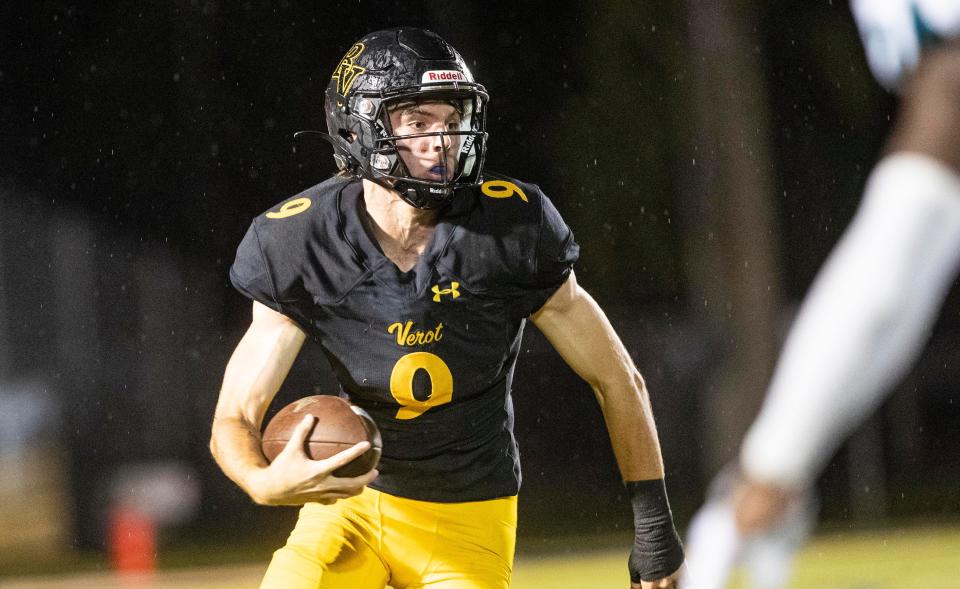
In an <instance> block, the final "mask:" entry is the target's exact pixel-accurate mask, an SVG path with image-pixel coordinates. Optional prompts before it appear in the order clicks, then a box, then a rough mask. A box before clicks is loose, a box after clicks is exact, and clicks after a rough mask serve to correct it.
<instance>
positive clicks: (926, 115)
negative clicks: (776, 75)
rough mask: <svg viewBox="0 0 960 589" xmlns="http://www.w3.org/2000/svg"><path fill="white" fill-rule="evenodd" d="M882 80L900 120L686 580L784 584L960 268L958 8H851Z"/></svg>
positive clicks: (705, 512) (716, 503)
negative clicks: (848, 442) (734, 570)
mask: <svg viewBox="0 0 960 589" xmlns="http://www.w3.org/2000/svg"><path fill="white" fill-rule="evenodd" d="M852 9H853V14H854V17H855V18H856V21H857V25H858V28H859V30H860V33H861V36H862V38H863V42H864V48H865V49H866V55H867V58H868V62H869V64H870V67H871V70H872V71H873V73H874V75H875V77H876V78H877V80H878V81H880V82H881V83H882V84H883V85H884V86H886V87H887V88H888V89H890V90H894V91H901V90H902V102H901V105H900V112H899V115H898V119H897V121H896V124H895V126H894V128H893V130H892V133H891V135H890V137H889V139H888V142H887V146H886V150H885V154H884V156H883V157H882V158H881V160H880V161H879V162H878V163H877V164H876V166H875V168H874V169H873V170H872V172H871V175H870V178H869V179H868V182H867V185H866V188H865V192H864V196H863V201H862V202H861V204H860V208H859V210H858V211H857V214H856V216H855V218H854V220H853V221H852V223H851V225H850V227H849V228H848V229H847V230H846V232H845V234H844V236H843V238H842V239H841V240H840V242H839V244H838V245H837V246H836V248H835V249H834V251H833V252H832V253H831V255H830V257H829V259H828V260H827V262H826V264H825V265H824V267H823V269H822V270H821V271H820V273H819V275H818V276H817V279H816V281H815V282H814V284H813V286H812V287H811V289H810V292H809V294H808V295H807V298H806V300H805V301H804V303H803V305H802V307H801V309H800V312H799V314H798V316H797V319H796V321H795V323H794V326H793V327H792V329H791V331H790V334H789V336H788V338H787V341H786V343H785V346H784V349H783V352H782V355H781V357H780V360H779V362H778V364H777V367H776V370H775V373H774V375H773V378H772V380H771V383H770V386H769V389H768V392H767V397H766V400H765V402H764V405H763V408H762V409H761V412H760V414H759V416H758V417H757V419H756V421H755V422H754V423H753V425H752V426H751V427H750V430H749V431H748V433H747V435H746V438H745V440H744V442H743V445H742V447H741V452H740V457H739V473H733V472H732V469H728V471H726V472H724V473H723V475H722V476H721V477H719V478H718V480H717V483H716V484H715V485H714V490H713V491H712V492H711V493H710V497H709V498H708V500H707V502H706V504H705V505H704V506H703V508H701V510H700V511H699V512H698V514H697V515H696V516H695V517H694V520H693V521H692V522H691V527H690V531H689V542H688V548H689V555H690V560H689V562H690V564H689V569H690V576H691V578H692V579H693V581H694V582H696V583H697V586H698V587H704V588H707V589H709V588H711V587H718V588H719V587H723V586H724V585H725V583H726V579H727V575H728V573H729V570H730V568H731V567H732V566H733V565H734V563H735V562H736V561H737V560H738V559H739V560H742V561H744V562H745V564H747V565H748V567H747V568H749V569H750V570H751V572H752V573H753V574H754V584H755V586H757V587H780V586H783V585H784V584H785V583H786V581H787V580H788V577H789V574H788V573H789V567H790V562H791V557H792V555H793V553H794V552H795V551H796V550H797V549H798V548H799V547H800V546H801V545H802V541H803V539H804V537H805V536H806V533H807V531H808V530H809V529H810V527H811V521H812V518H813V515H814V513H815V510H814V509H813V507H812V506H813V499H812V494H811V492H810V487H811V485H812V483H813V482H814V481H815V479H816V477H817V476H818V474H819V473H820V472H821V470H822V469H823V467H824V466H825V463H826V462H827V461H828V460H829V459H830V457H831V456H832V455H833V454H834V453H835V451H836V450H837V448H838V447H839V445H840V444H841V443H842V441H843V440H844V439H845V438H846V437H847V435H848V434H849V433H850V432H851V431H852V430H853V429H854V428H855V427H856V426H857V425H859V424H860V423H861V422H862V421H863V420H864V419H865V418H866V417H867V416H868V415H869V414H870V413H871V412H872V411H873V410H874V409H875V408H876V407H877V406H878V405H879V404H880V402H881V401H882V400H883V399H884V398H885V396H886V395H887V393H889V392H890V391H891V389H892V388H893V387H894V385H895V384H896V383H897V382H898V381H899V380H900V379H901V378H902V377H903V375H904V373H905V372H906V371H907V370H908V369H909V367H910V366H911V365H912V364H913V361H914V360H915V358H916V357H917V355H918V354H919V353H920V351H921V349H922V348H923V345H924V343H925V342H926V340H927V338H928V336H929V333H930V328H931V324H932V323H933V321H934V319H935V317H936V315H937V312H938V310H939V308H940V306H941V303H942V301H943V299H944V298H945V296H946V293H947V291H948V289H949V288H950V285H951V284H952V282H953V280H954V278H955V276H956V273H957V269H958V264H960V42H958V40H957V35H958V34H960V1H958V0H939V1H938V0H912V1H911V0H854V1H853V2H852Z"/></svg>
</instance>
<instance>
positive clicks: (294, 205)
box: [267, 197, 311, 219]
mask: <svg viewBox="0 0 960 589" xmlns="http://www.w3.org/2000/svg"><path fill="white" fill-rule="evenodd" d="M310 204H311V203H310V199H309V198H306V197H304V198H295V199H293V200H291V201H290V202H285V203H283V206H282V207H280V210H278V211H270V212H268V213H267V218H268V219H286V218H287V217H292V216H294V215H299V214H300V213H302V212H303V211H305V210H307V209H309V208H310Z"/></svg>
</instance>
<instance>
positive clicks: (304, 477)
mask: <svg viewBox="0 0 960 589" xmlns="http://www.w3.org/2000/svg"><path fill="white" fill-rule="evenodd" d="M305 339H306V334H304V332H303V330H302V329H300V327H299V326H298V325H297V324H296V323H295V322H294V321H293V320H292V319H290V318H289V317H287V316H286V315H283V314H281V313H278V312H276V311H274V310H272V309H270V308H269V307H267V306H265V305H263V304H261V303H257V302H255V303H253V320H252V322H251V324H250V327H249V329H247V332H246V334H244V336H243V338H242V339H241V340H240V343H239V344H238V345H237V347H236V349H235V350H234V352H233V355H232V356H231V357H230V361H229V362H228V363H227V369H226V372H225V374H224V378H223V386H222V388H221V390H220V397H219V399H218V401H217V409H216V412H215V414H214V419H213V427H212V431H211V438H210V451H211V453H212V454H213V457H214V459H216V461H217V464H218V465H219V466H220V468H221V469H222V470H223V472H224V473H225V474H226V475H227V476H228V477H230V479H231V480H233V481H234V482H235V483H237V485H239V486H240V488H242V489H243V490H244V491H245V492H246V493H247V494H248V495H250V497H251V498H252V499H253V500H254V501H256V502H257V503H260V504H262V505H302V504H304V503H306V502H319V503H328V504H329V503H332V502H334V501H336V500H337V499H342V498H345V497H350V496H353V495H357V494H359V493H360V492H361V491H362V490H363V487H364V486H365V485H367V484H368V483H370V482H371V481H373V479H375V478H376V477H377V471H376V470H372V471H371V472H369V473H366V474H364V475H361V476H359V477H355V478H340V477H335V476H333V475H332V474H331V473H332V472H333V471H334V470H336V469H337V468H339V467H340V466H343V465H345V464H347V463H348V462H350V461H351V460H353V459H354V458H356V457H358V456H360V455H361V454H363V453H364V452H365V451H366V450H367V449H368V448H369V444H368V443H367V442H361V443H359V444H357V445H356V446H354V447H352V448H350V449H348V450H345V451H343V452H341V453H339V454H337V455H335V456H332V457H330V458H328V459H326V460H310V459H309V458H308V457H307V455H306V453H305V452H304V450H303V446H304V444H303V443H304V440H305V439H306V437H307V436H308V434H309V432H310V429H311V427H312V426H313V419H314V418H313V417H308V418H306V419H304V421H303V422H301V423H300V424H299V425H298V426H297V429H296V430H294V433H293V435H292V436H291V440H290V442H289V443H288V444H287V446H286V448H284V450H283V451H282V452H281V453H280V454H279V455H278V456H277V458H276V459H275V460H274V461H273V462H272V463H269V464H268V463H267V461H266V459H265V458H264V456H263V453H262V451H261V449H260V440H261V438H260V424H261V422H262V421H263V416H264V414H265V413H266V411H267V407H268V406H269V405H270V402H271V401H272V400H273V397H274V396H275V395H276V394H277V391H278V390H279V389H280V385H281V384H282V383H283V380H284V379H285V378H286V376H287V373H288V372H289V371H290V367H291V366H292V365H293V361H294V359H295V358H296V357H297V354H298V353H299V351H300V348H301V347H302V346H303V342H304V340H305Z"/></svg>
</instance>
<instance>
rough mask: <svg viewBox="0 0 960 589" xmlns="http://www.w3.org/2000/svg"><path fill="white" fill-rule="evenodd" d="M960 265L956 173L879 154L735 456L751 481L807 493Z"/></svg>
mask: <svg viewBox="0 0 960 589" xmlns="http://www.w3.org/2000/svg"><path fill="white" fill-rule="evenodd" d="M958 263H960V177H958V176H957V174H956V173H955V172H954V171H953V170H952V169H951V168H948V167H947V166H945V165H944V164H942V163H940V162H939V161H937V160H935V159H933V158H931V157H929V156H925V155H921V154H908V153H900V154H896V155H892V156H888V157H886V158H885V159H884V160H882V161H881V162H880V163H879V164H878V165H877V167H876V168H875V169H874V171H873V173H872V174H871V177H870V181H869V182H868V184H867V188H866V192H865V197H864V200H863V203H862V204H861V206H860V209H859V211H858V212H857V215H856V217H855V219H854V220H853V222H852V223H851V225H850V227H849V228H848V229H847V231H846V232H845V234H844V236H843V238H842V239H841V241H840V243H839V244H838V245H837V247H836V248H835V249H834V251H833V252H832V253H831V255H830V258H829V259H828V261H827V263H826V264H825V266H824V267H823V269H822V270H821V271H820V274H819V275H818V276H817V279H816V280H815V282H814V284H813V286H812V287H811V289H810V292H809V294H808V295H807V298H806V300H805V301H804V303H803V305H802V306H801V309H800V312H799V314H798V316H797V319H796V321H795V323H794V325H793V327H792V328H791V330H790V334H789V336H788V337H787V341H786V343H785V345H784V349H783V352H782V354H781V357H780V360H779V362H778V364H777V367H776V370H775V372H774V376H773V379H772V380H771V383H770V388H769V390H768V392H767V398H766V400H765V402H764V405H763V408H762V409H761V411H760V414H759V416H758V417H757V420H756V421H755V422H754V424H753V425H752V426H751V428H750V430H749V431H748V433H747V436H746V439H745V440H744V443H743V447H742V448H741V455H740V459H741V466H742V468H743V469H744V471H745V472H746V474H747V475H748V476H750V477H751V478H753V479H755V480H759V481H764V482H769V483H774V484H778V485H780V486H784V487H803V486H805V485H807V484H809V483H810V482H811V481H812V480H813V479H815V478H816V476H817V475H818V474H819V472H820V471H821V470H822V468H823V466H824V464H825V462H826V461H827V460H829V458H830V457H831V456H832V455H833V453H834V452H835V451H836V449H837V448H838V447H839V445H840V444H841V442H842V441H843V440H844V439H845V438H846V437H847V435H849V433H850V431H851V430H852V429H853V428H854V427H856V426H857V425H858V424H859V423H860V422H861V421H862V419H863V418H864V417H865V416H866V415H867V414H868V413H869V412H871V411H872V410H873V409H874V408H876V406H877V405H878V404H879V403H880V401H881V400H882V399H883V398H884V397H885V396H886V394H887V393H888V392H889V391H890V390H891V389H892V388H893V386H894V385H895V384H896V383H897V382H898V381H899V380H900V379H901V378H902V377H903V376H904V373H905V372H906V371H907V369H908V368H909V367H910V366H911V365H912V364H913V361H914V359H915V358H916V356H917V355H918V354H919V352H920V350H921V349H922V347H923V344H924V343H925V342H926V340H927V339H928V336H929V331H930V326H931V324H932V323H933V321H934V319H935V317H936V315H937V312H938V310H939V308H940V306H941V304H942V302H943V299H944V297H945V296H946V293H947V291H948V290H949V287H950V285H951V284H952V282H953V279H954V277H955V276H956V271H957V266H958Z"/></svg>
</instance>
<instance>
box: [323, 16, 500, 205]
mask: <svg viewBox="0 0 960 589" xmlns="http://www.w3.org/2000/svg"><path fill="white" fill-rule="evenodd" d="M487 100H488V96H487V93H486V90H485V89H484V88H483V86H481V85H480V84H476V83H475V82H473V76H472V74H471V73H470V70H469V69H468V68H467V67H466V64H465V63H464V62H463V59H462V58H461V57H460V55H459V54H458V53H457V52H456V50H455V49H453V47H451V46H450V45H449V44H447V43H446V42H445V41H443V40H442V39H440V37H438V36H436V35H435V34H433V33H430V32H428V31H423V30H421V29H392V30H388V31H379V32H376V33H371V34H370V35H367V36H366V37H364V38H363V39H361V40H360V41H359V42H358V43H356V44H355V45H354V46H353V47H352V48H351V49H350V51H348V52H347V55H346V56H345V57H344V58H343V60H341V62H340V65H339V66H338V67H337V69H336V71H335V72H334V75H333V78H332V79H331V81H330V84H329V85H328V87H327V92H326V104H325V106H326V111H327V128H328V131H329V137H330V140H331V141H332V142H333V143H334V147H335V151H336V154H335V158H336V160H337V165H338V167H339V168H340V169H341V170H346V171H348V172H350V173H353V174H356V175H358V176H361V177H363V178H366V179H368V180H371V181H373V182H376V183H378V184H380V185H382V186H385V187H387V188H390V189H392V190H395V191H396V192H398V193H399V194H400V196H401V197H402V198H403V199H404V200H406V201H407V202H408V203H409V204H411V205H413V206H415V207H417V208H439V207H442V206H444V205H446V204H447V203H449V202H450V200H451V199H452V198H453V195H454V193H455V191H456V190H457V189H459V188H463V187H466V186H474V185H477V184H479V183H480V182H481V181H482V177H481V174H482V170H483V160H484V156H485V153H486V139H487V134H486V105H487ZM431 104H448V105H451V106H453V108H454V109H455V110H456V111H457V113H458V115H459V117H458V118H459V125H458V126H457V128H456V129H450V128H446V127H444V130H442V131H429V132H422V133H421V132H417V133H403V134H400V133H397V132H395V130H394V128H393V124H392V122H391V115H392V114H393V113H394V112H395V111H402V110H404V109H408V108H415V107H417V106H420V105H431ZM416 141H431V142H432V143H433V144H437V145H439V149H438V153H439V155H440V157H441V158H442V159H441V160H440V161H441V162H445V163H443V164H442V165H441V166H440V167H442V174H439V175H438V173H436V172H434V173H433V174H432V176H438V177H428V178H424V177H416V176H414V175H412V174H411V173H410V164H409V163H408V162H405V161H404V157H403V152H404V151H405V147H404V146H405V145H409V144H410V143H412V142H416ZM406 150H407V151H409V148H406Z"/></svg>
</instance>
